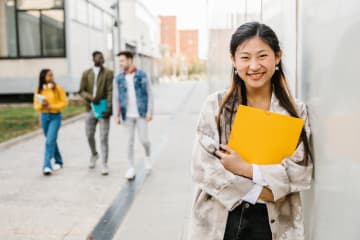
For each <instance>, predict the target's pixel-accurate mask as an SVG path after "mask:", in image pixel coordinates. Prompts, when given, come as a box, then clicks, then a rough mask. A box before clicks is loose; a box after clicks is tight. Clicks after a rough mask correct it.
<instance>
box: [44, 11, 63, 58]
mask: <svg viewBox="0 0 360 240" xmlns="http://www.w3.org/2000/svg"><path fill="white" fill-rule="evenodd" d="M41 19H42V21H41V29H42V33H41V38H42V40H41V42H42V43H43V44H42V52H43V54H44V55H45V56H64V55H65V38H64V14H63V11H61V10H48V11H42V12H41Z"/></svg>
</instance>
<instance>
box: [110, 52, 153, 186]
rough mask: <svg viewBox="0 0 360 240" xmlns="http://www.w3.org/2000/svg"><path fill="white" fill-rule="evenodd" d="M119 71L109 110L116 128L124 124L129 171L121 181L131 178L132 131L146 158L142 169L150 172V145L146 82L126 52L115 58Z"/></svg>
mask: <svg viewBox="0 0 360 240" xmlns="http://www.w3.org/2000/svg"><path fill="white" fill-rule="evenodd" d="M117 56H118V57H119V62H120V67H121V69H122V70H123V72H121V73H119V74H118V75H117V76H116V77H115V80H114V90H113V93H114V94H113V95H114V96H113V107H114V110H113V111H114V115H115V121H116V123H117V124H120V123H121V122H124V126H125V128H126V129H127V131H128V137H129V139H128V161H129V169H128V170H127V172H126V175H125V178H127V179H128V180H132V179H134V178H135V175H136V173H135V166H134V140H135V128H137V129H138V133H139V138H140V142H141V143H142V145H143V147H144V149H145V153H146V157H145V168H146V169H147V170H151V167H152V166H151V159H150V141H149V139H148V122H150V121H151V120H152V115H153V94H152V90H151V83H150V80H149V79H148V78H147V75H146V73H145V72H144V71H142V70H140V69H137V68H136V67H135V66H134V55H133V54H132V53H131V52H129V51H122V52H120V53H119V54H118V55H117Z"/></svg>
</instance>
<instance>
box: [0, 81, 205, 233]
mask: <svg viewBox="0 0 360 240" xmlns="http://www.w3.org/2000/svg"><path fill="white" fill-rule="evenodd" d="M207 93H208V92H207V84H206V82H180V83H163V84H160V85H158V86H157V87H156V88H155V94H156V101H155V115H154V120H153V122H152V123H151V124H150V137H151V141H152V143H153V151H154V152H153V153H154V155H153V156H154V161H155V163H154V170H153V172H152V173H151V175H149V176H148V177H147V178H146V179H145V180H144V181H145V182H144V184H143V185H141V186H140V188H139V192H138V193H137V194H136V195H135V197H134V200H133V202H132V205H131V207H130V209H128V212H127V215H126V217H125V218H124V221H123V222H122V223H121V225H120V227H119V229H118V231H117V232H116V235H115V237H114V239H134V240H136V239H143V238H144V236H146V239H183V238H182V237H183V236H184V231H185V229H186V228H185V226H186V224H187V216H188V213H189V207H190V204H191V197H192V191H191V179H190V173H189V162H190V155H191V146H192V141H193V136H194V126H195V123H196V119H197V116H198V111H199V109H200V106H201V104H202V102H203V101H204V99H205V97H206V95H207ZM126 139H127V136H126V131H124V129H123V128H122V127H119V126H116V125H114V123H113V122H112V125H111V130H110V154H109V167H110V175H109V176H107V177H104V176H101V175H100V168H96V169H95V170H89V169H88V158H89V155H90V153H89V149H88V146H87V141H86V137H85V129H84V122H83V121H81V120H80V121H76V122H74V123H72V124H69V125H66V126H64V127H63V128H62V129H61V131H60V136H59V144H60V149H61V151H62V154H63V158H64V162H65V167H64V169H63V170H61V171H60V172H57V173H55V174H54V175H53V176H51V177H43V176H42V175H41V165H42V160H43V147H44V138H43V136H35V137H34V138H32V139H31V140H27V141H24V142H21V143H19V144H17V145H14V146H12V147H10V148H9V149H6V150H2V152H1V153H0V159H1V160H0V161H1V169H0V189H1V192H0V213H1V214H0V226H1V231H0V239H7V240H17V239H19V240H20V239H21V240H23V239H26V240H28V239H34V240H42V239H44V240H52V239H66V240H70V239H74V240H78V239H86V237H87V236H88V235H89V234H90V233H91V232H92V231H93V229H94V227H95V226H96V225H97V223H98V222H99V220H100V219H101V217H102V216H103V215H104V213H105V212H106V210H107V209H108V207H109V206H110V205H111V204H112V203H113V201H114V199H116V197H117V196H118V194H119V192H120V191H121V189H123V187H124V186H126V184H127V182H126V181H125V179H124V174H125V171H126V167H127V162H126ZM136 149H137V150H138V151H136V156H135V157H136V160H137V163H138V164H140V165H141V162H142V161H141V159H142V158H143V156H144V151H143V149H142V148H141V146H140V145H139V144H138V142H137V144H136ZM98 166H100V165H99V164H98ZM139 230H141V231H139ZM104 240H105V239H104Z"/></svg>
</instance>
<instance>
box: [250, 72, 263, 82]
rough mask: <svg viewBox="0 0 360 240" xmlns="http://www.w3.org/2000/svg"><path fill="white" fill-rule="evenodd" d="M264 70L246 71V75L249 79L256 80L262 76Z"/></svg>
mask: <svg viewBox="0 0 360 240" xmlns="http://www.w3.org/2000/svg"><path fill="white" fill-rule="evenodd" d="M264 75H265V72H257V73H248V74H247V76H248V78H249V80H253V81H258V80H261V79H262V78H263V76H264Z"/></svg>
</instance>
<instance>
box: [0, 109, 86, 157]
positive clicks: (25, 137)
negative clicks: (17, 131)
mask: <svg viewBox="0 0 360 240" xmlns="http://www.w3.org/2000/svg"><path fill="white" fill-rule="evenodd" d="M85 114H86V113H81V114H79V115H77V116H74V117H71V118H69V119H66V120H64V121H63V122H62V124H61V126H66V125H69V124H71V123H74V122H77V121H79V120H82V119H83V118H84V117H85ZM41 134H42V130H41V129H37V130H35V131H32V132H30V133H26V134H24V135H21V136H18V137H15V138H13V139H11V140H8V141H5V142H3V143H0V151H4V150H6V149H9V148H10V147H12V146H14V145H16V144H19V143H21V142H25V141H27V140H29V139H31V138H33V137H36V136H39V135H41Z"/></svg>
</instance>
